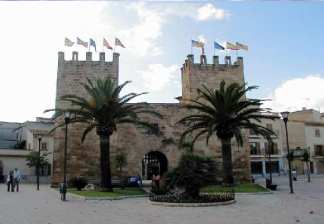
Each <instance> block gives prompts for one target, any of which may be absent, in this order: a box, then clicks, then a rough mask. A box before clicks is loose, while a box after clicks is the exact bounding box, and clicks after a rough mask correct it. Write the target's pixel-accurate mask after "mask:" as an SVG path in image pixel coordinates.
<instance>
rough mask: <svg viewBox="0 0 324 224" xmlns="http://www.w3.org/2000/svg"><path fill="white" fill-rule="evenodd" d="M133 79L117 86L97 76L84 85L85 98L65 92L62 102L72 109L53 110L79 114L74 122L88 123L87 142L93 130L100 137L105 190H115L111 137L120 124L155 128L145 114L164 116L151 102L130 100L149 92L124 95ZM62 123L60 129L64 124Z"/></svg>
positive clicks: (73, 119)
mask: <svg viewBox="0 0 324 224" xmlns="http://www.w3.org/2000/svg"><path fill="white" fill-rule="evenodd" d="M128 83H129V81H127V82H124V83H123V84H121V85H117V84H116V83H115V82H114V81H113V80H111V79H109V78H107V79H97V80H95V81H91V80H89V79H88V80H87V83H85V84H83V85H82V86H83V87H84V89H85V90H86V92H87V94H88V97H87V98H83V97H79V96H76V95H64V96H62V97H61V100H62V101H66V102H70V103H71V108H68V109H60V108H56V109H51V110H46V111H45V112H48V111H55V112H56V116H59V115H60V114H62V113H64V112H70V113H71V114H75V116H74V117H73V118H72V119H71V123H85V124H86V125H87V127H86V128H85V130H84V132H83V135H82V138H81V140H82V141H84V139H85V138H86V136H87V134H88V133H89V132H91V131H92V130H93V129H96V133H97V135H98V136H99V139H100V170H101V188H102V190H103V191H112V183H111V162H110V136H111V135H112V134H113V133H114V132H115V131H117V125H118V124H125V123H128V124H133V125H136V126H140V127H143V128H149V129H154V128H155V126H154V125H152V124H150V123H148V122H146V121H143V120H142V119H141V118H140V115H142V114H149V115H153V116H157V117H159V118H161V115H160V114H159V113H157V112H155V111H153V110H152V109H151V108H150V107H149V105H148V104H147V103H136V104H131V103H129V101H130V100H132V99H134V98H136V97H138V96H140V95H143V94H146V93H139V94H136V93H129V94H126V95H124V96H120V93H121V91H122V89H123V88H124V87H125V85H127V84H128ZM63 125H64V123H62V124H59V125H58V126H57V127H55V129H56V128H58V127H61V126H63Z"/></svg>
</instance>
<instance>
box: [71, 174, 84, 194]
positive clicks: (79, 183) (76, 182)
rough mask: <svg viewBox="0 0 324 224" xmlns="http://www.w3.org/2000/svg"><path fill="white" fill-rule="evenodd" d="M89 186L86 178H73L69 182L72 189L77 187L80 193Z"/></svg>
mask: <svg viewBox="0 0 324 224" xmlns="http://www.w3.org/2000/svg"><path fill="white" fill-rule="evenodd" d="M87 184H88V180H87V179H86V178H84V177H73V178H72V179H71V180H70V181H69V186H70V187H75V188H76V189H77V190H78V191H81V190H82V188H84V187H85V186H86V185H87Z"/></svg>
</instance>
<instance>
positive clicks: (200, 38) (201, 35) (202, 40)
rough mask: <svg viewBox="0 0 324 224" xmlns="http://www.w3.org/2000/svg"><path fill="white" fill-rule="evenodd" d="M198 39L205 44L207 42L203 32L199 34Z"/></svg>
mask: <svg viewBox="0 0 324 224" xmlns="http://www.w3.org/2000/svg"><path fill="white" fill-rule="evenodd" d="M198 41H200V42H203V43H204V44H207V40H206V37H205V36H204V35H203V34H200V35H198Z"/></svg>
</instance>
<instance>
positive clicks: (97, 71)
mask: <svg viewBox="0 0 324 224" xmlns="http://www.w3.org/2000/svg"><path fill="white" fill-rule="evenodd" d="M64 56H65V55H64V52H58V69H57V87H56V89H57V90H56V107H57V108H66V107H67V106H69V104H68V103H67V102H64V101H60V98H61V96H63V95H69V94H72V95H77V96H81V97H86V96H87V93H86V91H85V90H84V88H83V87H82V84H83V83H86V82H87V80H88V79H90V80H96V79H98V78H100V79H103V78H111V79H113V80H114V81H115V82H116V84H118V73H119V53H115V52H114V53H113V57H112V61H106V54H105V52H100V53H99V60H93V57H92V56H93V54H92V52H86V55H85V56H86V57H85V60H79V52H77V51H73V52H72V59H71V60H66V59H65V58H64ZM96 56H97V55H96Z"/></svg>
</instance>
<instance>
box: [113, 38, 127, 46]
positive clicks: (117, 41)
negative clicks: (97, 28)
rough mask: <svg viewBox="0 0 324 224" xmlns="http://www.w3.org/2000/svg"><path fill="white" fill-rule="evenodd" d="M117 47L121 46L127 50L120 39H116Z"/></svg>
mask: <svg viewBox="0 0 324 224" xmlns="http://www.w3.org/2000/svg"><path fill="white" fill-rule="evenodd" d="M115 46H121V47H123V48H125V46H124V44H122V42H121V41H120V40H119V39H118V38H115Z"/></svg>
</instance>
